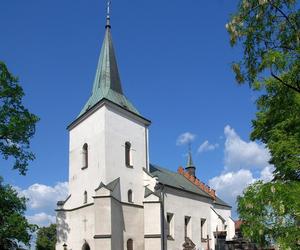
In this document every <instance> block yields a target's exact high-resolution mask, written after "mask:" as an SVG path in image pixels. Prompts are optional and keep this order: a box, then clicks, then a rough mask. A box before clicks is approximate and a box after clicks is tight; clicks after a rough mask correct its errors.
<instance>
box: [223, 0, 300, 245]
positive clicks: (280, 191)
mask: <svg viewBox="0 0 300 250" xmlns="http://www.w3.org/2000/svg"><path fill="white" fill-rule="evenodd" d="M226 27H227V30H228V32H229V34H230V42H231V45H232V46H234V45H240V46H241V47H242V50H243V52H244V53H243V58H242V59H241V60H240V61H238V62H235V63H233V70H234V72H235V74H236V80H237V82H238V83H239V84H243V83H248V84H249V86H250V87H251V88H252V89H253V90H254V91H258V93H259V97H258V99H257V102H256V104H257V109H258V111H257V113H256V118H255V119H254V120H253V121H252V125H253V131H252V133H251V139H252V140H259V141H261V142H263V143H264V144H266V146H267V147H268V149H269V150H270V153H271V159H270V163H271V164H272V165H273V166H274V169H275V170H274V173H273V174H274V179H273V180H272V181H271V182H268V183H262V182H257V183H255V184H253V185H251V186H249V187H248V188H246V189H245V190H244V192H243V195H242V196H240V197H238V200H237V202H238V212H239V214H240V217H241V219H242V220H243V221H244V222H245V223H244V225H243V227H242V231H243V233H244V236H246V237H248V238H250V239H251V240H252V241H254V242H256V243H258V244H259V245H262V246H264V245H268V244H272V243H276V244H278V245H279V246H280V247H282V249H299V248H300V231H299V230H300V229H299V228H300V204H299V200H300V199H299V197H300V10H299V3H297V1H295V0H285V1H282V0H240V1H239V4H238V10H237V12H236V13H235V14H234V15H233V16H232V17H231V21H230V22H229V23H228V24H227V25H226Z"/></svg>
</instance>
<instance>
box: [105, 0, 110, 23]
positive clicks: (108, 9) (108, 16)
mask: <svg viewBox="0 0 300 250" xmlns="http://www.w3.org/2000/svg"><path fill="white" fill-rule="evenodd" d="M110 5H111V0H107V13H106V26H105V27H106V28H110Z"/></svg>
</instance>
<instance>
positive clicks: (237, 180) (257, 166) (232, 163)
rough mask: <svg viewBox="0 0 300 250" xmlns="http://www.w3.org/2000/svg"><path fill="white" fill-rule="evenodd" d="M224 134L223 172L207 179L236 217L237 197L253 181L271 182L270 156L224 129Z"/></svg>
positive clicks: (257, 144)
mask: <svg viewBox="0 0 300 250" xmlns="http://www.w3.org/2000/svg"><path fill="white" fill-rule="evenodd" d="M224 134H225V145H224V164H225V166H224V170H223V173H222V174H220V175H219V176H216V177H214V178H212V179H210V180H209V185H210V186H211V187H212V188H213V189H215V190H216V191H217V195H218V196H219V197H220V198H222V199H223V200H224V201H225V202H227V203H229V204H230V205H232V206H233V214H234V215H236V213H235V211H236V198H237V196H238V195H241V194H242V193H243V190H244V189H245V188H246V187H247V186H248V185H250V184H252V183H254V182H255V181H257V180H263V181H265V182H267V181H270V180H272V178H273V173H272V172H273V171H274V167H273V166H272V165H270V164H269V162H268V161H269V159H270V153H269V151H268V149H267V148H266V147H265V145H264V144H259V143H256V142H251V141H250V142H247V141H244V140H242V139H241V138H240V136H239V135H238V134H237V133H236V132H235V131H234V129H233V128H231V127H230V126H228V125H227V126H226V127H225V128H224ZM257 170H259V171H258V173H257ZM254 173H256V174H255V176H254Z"/></svg>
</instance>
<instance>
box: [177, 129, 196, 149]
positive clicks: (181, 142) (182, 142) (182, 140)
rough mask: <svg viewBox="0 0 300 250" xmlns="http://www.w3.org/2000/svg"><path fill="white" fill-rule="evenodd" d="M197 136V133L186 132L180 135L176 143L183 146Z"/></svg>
mask: <svg viewBox="0 0 300 250" xmlns="http://www.w3.org/2000/svg"><path fill="white" fill-rule="evenodd" d="M195 138H196V135H195V134H192V133H190V132H185V133H183V134H181V135H180V136H178V138H177V141H176V145H177V146H181V145H185V144H188V143H190V142H192V141H194V140H195Z"/></svg>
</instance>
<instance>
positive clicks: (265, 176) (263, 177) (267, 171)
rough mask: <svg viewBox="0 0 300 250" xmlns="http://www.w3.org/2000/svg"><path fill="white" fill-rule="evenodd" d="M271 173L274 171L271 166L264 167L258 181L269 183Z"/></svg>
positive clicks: (272, 176) (271, 176)
mask: <svg viewBox="0 0 300 250" xmlns="http://www.w3.org/2000/svg"><path fill="white" fill-rule="evenodd" d="M273 171H274V167H273V166H272V165H269V166H266V167H265V168H264V169H263V170H262V171H261V172H260V178H259V179H261V180H263V181H265V182H268V181H271V180H272V179H273V178H274V175H273Z"/></svg>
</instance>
